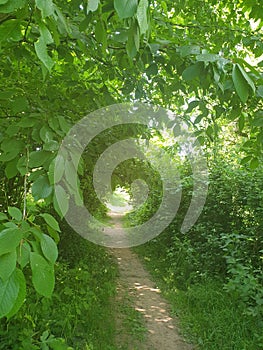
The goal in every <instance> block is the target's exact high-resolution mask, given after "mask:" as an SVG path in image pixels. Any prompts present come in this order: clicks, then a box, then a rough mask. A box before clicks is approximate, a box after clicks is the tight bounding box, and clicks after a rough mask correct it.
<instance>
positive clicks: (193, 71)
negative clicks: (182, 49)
mask: <svg viewBox="0 0 263 350" xmlns="http://www.w3.org/2000/svg"><path fill="white" fill-rule="evenodd" d="M202 69H203V62H197V63H195V64H194V65H192V66H190V67H187V68H186V69H185V70H184V71H183V73H182V78H183V79H184V80H186V81H190V80H193V79H195V78H197V77H200V74H201V70H202Z"/></svg>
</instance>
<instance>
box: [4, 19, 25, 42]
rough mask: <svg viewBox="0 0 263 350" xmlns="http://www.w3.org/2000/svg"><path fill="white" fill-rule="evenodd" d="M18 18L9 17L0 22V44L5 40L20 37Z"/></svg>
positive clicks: (15, 39)
mask: <svg viewBox="0 0 263 350" xmlns="http://www.w3.org/2000/svg"><path fill="white" fill-rule="evenodd" d="M20 24H21V22H20V20H17V19H11V20H9V21H7V22H4V23H2V24H1V31H0V44H1V43H2V42H4V41H6V40H12V41H19V40H21V38H22V33H21V29H20Z"/></svg>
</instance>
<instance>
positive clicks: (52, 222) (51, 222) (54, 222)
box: [39, 213, 61, 232]
mask: <svg viewBox="0 0 263 350" xmlns="http://www.w3.org/2000/svg"><path fill="white" fill-rule="evenodd" d="M39 215H40V216H42V218H44V220H45V222H46V223H47V224H48V225H49V226H50V227H51V228H53V229H54V230H56V231H58V232H61V231H60V228H59V225H58V222H57V220H56V219H55V218H54V217H53V216H52V215H50V214H47V213H45V214H39Z"/></svg>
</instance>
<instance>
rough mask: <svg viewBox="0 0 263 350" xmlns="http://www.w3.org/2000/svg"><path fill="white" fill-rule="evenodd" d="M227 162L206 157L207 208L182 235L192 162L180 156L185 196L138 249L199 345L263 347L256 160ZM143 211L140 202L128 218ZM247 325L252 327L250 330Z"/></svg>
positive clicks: (259, 173)
mask: <svg viewBox="0 0 263 350" xmlns="http://www.w3.org/2000/svg"><path fill="white" fill-rule="evenodd" d="M230 161H231V162H230ZM230 161H227V160H226V159H225V158H224V159H222V158H221V157H219V156H218V157H217V158H216V159H215V160H213V161H210V176H209V180H210V184H209V192H208V197H207V200H206V203H205V207H204V209H203V212H202V214H201V216H200V218H199V219H198V221H197V223H196V224H195V225H194V226H193V227H192V228H191V229H190V230H189V231H188V232H187V233H184V234H182V233H180V227H181V224H182V222H183V219H184V216H185V213H186V211H187V208H188V206H189V203H190V200H191V195H192V179H191V169H189V167H188V165H187V163H182V164H181V165H180V169H181V172H182V173H183V174H184V176H182V182H183V196H182V201H181V205H180V208H179V211H178V213H177V216H176V218H175V220H174V222H173V223H172V224H171V225H170V227H169V228H168V229H166V230H165V232H163V233H162V234H161V235H160V236H159V237H158V238H156V239H154V240H152V241H151V242H149V243H147V244H145V245H144V246H142V247H139V248H136V251H138V252H139V253H140V254H141V255H142V256H143V257H144V258H145V261H146V263H147V265H148V266H149V268H150V270H151V271H152V272H153V274H154V275H155V276H156V278H157V280H158V281H160V284H161V286H162V288H163V289H164V290H166V291H167V293H168V297H169V300H171V301H172V303H173V304H174V305H175V306H176V308H175V310H179V311H178V312H179V315H180V317H181V318H182V320H184V319H185V322H186V324H185V328H186V331H187V333H188V336H189V334H190V337H191V336H192V337H193V339H194V340H193V341H194V342H195V343H198V344H199V345H200V348H201V349H213V348H214V349H217V348H223V349H224V348H225V349H228V348H230V347H231V348H234V349H239V348H251V349H252V348H253V349H254V348H255V349H258V348H260V347H261V346H262V334H261V329H262V316H263V308H262V305H263V304H262V300H263V299H262V293H263V283H262V282H263V281H262V272H263V271H262V252H263V245H262V243H263V240H262V230H261V228H262V224H263V223H262V218H263V215H262V213H263V207H262V193H263V188H262V183H263V182H262V167H261V166H259V167H258V168H257V170H254V171H252V170H251V169H250V168H249V167H245V168H240V167H238V166H236V165H234V162H233V158H232V156H230ZM156 208H157V205H156V206H155V210H156ZM147 211H148V207H147V205H144V207H142V208H141V210H140V211H137V212H135V214H134V215H135V217H133V216H129V219H130V220H133V222H135V223H142V222H144V220H145V219H144V217H145V215H147ZM133 222H132V223H133ZM177 293H178V294H177ZM210 293H211V304H209V303H210V301H209V298H210ZM217 293H218V294H217ZM178 297H179V298H180V299H181V303H182V304H181V305H180V302H178ZM218 298H219V299H218ZM209 305H210V306H209ZM178 308H179V309H178ZM184 309H186V310H185V311H184ZM233 309H236V310H235V312H234V315H233V314H232V313H233V311H232V310H233ZM223 310H224V311H223ZM229 315H232V316H233V317H232V316H231V318H230V316H229ZM183 322H184V321H183ZM189 325H191V326H189ZM210 327H211V329H210ZM247 327H248V328H249V329H251V330H252V329H253V332H252V331H251V334H252V335H251V336H249V335H248V334H249V332H248V331H247ZM222 334H224V336H223V337H222ZM222 339H224V344H222Z"/></svg>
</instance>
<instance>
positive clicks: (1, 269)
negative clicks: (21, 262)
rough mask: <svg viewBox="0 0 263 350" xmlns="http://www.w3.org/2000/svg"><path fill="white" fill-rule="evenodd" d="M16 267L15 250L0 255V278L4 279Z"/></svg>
mask: <svg viewBox="0 0 263 350" xmlns="http://www.w3.org/2000/svg"><path fill="white" fill-rule="evenodd" d="M15 268H16V251H15V250H14V251H12V252H10V253H6V254H3V255H0V278H1V279H2V281H6V280H7V279H8V278H9V277H10V276H11V275H12V273H13V271H14V270H15Z"/></svg>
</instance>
